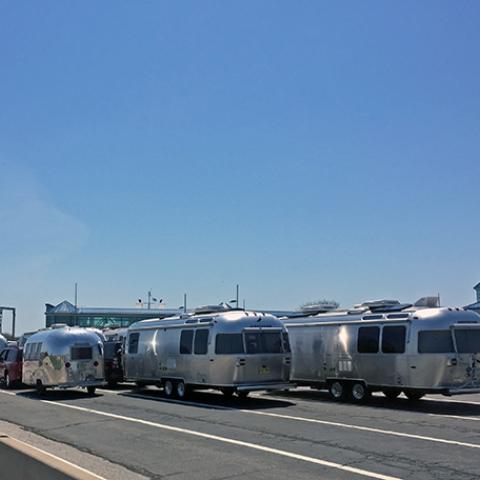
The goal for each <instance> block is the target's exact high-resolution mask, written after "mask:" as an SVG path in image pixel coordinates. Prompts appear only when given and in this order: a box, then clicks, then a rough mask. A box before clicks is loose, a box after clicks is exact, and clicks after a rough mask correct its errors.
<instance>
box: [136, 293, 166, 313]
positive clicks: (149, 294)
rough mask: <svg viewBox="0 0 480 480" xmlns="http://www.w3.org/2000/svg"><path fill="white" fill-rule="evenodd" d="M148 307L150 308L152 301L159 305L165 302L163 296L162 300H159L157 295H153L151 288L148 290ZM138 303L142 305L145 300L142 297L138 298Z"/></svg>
mask: <svg viewBox="0 0 480 480" xmlns="http://www.w3.org/2000/svg"><path fill="white" fill-rule="evenodd" d="M147 299H148V300H147V308H148V309H150V307H151V305H152V303H157V304H158V305H160V304H161V303H163V298H161V299H160V300H158V299H157V298H155V297H152V291H151V290H149V291H148V292H147ZM138 303H140V304H141V305H142V306H143V300H142V299H141V298H139V299H138Z"/></svg>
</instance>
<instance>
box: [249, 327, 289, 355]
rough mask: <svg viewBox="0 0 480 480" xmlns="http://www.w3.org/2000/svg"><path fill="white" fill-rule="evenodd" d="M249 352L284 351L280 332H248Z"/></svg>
mask: <svg viewBox="0 0 480 480" xmlns="http://www.w3.org/2000/svg"><path fill="white" fill-rule="evenodd" d="M245 345H246V348H247V353H282V337H281V335H280V332H246V333H245Z"/></svg>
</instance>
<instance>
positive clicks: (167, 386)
mask: <svg viewBox="0 0 480 480" xmlns="http://www.w3.org/2000/svg"><path fill="white" fill-rule="evenodd" d="M174 392H175V386H174V384H173V382H172V380H165V381H164V382H163V393H164V394H165V396H166V397H167V398H172V397H173V393H174Z"/></svg>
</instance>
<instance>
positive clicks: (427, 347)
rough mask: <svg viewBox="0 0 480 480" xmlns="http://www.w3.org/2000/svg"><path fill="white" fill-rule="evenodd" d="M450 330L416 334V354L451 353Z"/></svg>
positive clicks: (452, 349)
mask: <svg viewBox="0 0 480 480" xmlns="http://www.w3.org/2000/svg"><path fill="white" fill-rule="evenodd" d="M453 352H454V348H453V339H452V333H451V332H450V330H425V331H423V332H418V353H453Z"/></svg>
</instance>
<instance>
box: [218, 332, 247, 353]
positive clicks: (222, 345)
mask: <svg viewBox="0 0 480 480" xmlns="http://www.w3.org/2000/svg"><path fill="white" fill-rule="evenodd" d="M215 353H217V354H229V353H245V349H244V348H243V337H242V334H241V333H219V334H218V335H217V337H216V338H215Z"/></svg>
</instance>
